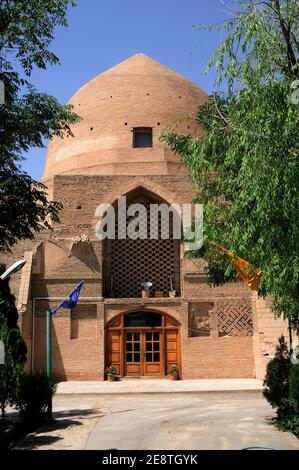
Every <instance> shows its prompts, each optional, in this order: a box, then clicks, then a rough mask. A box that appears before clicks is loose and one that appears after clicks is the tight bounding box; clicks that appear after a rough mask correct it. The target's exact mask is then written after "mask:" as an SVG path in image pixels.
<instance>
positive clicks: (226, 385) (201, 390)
mask: <svg viewBox="0 0 299 470" xmlns="http://www.w3.org/2000/svg"><path fill="white" fill-rule="evenodd" d="M261 391H262V381H261V380H257V379H214V380H210V379H198V380H197V379H194V380H178V381H170V380H165V379H161V380H157V379H150V380H146V379H142V380H139V379H131V380H123V381H119V382H112V383H111V382H106V381H105V382H100V381H99V382H97V381H88V382H87V381H69V382H60V383H59V384H58V389H57V392H56V395H57V396H63V395H64V396H66V395H68V396H70V395H87V396H88V395H91V396H97V395H98V396H104V395H108V396H109V395H160V394H162V395H163V394H170V395H172V394H186V395H189V394H206V393H217V394H218V393H239V392H246V393H248V392H253V393H256V392H258V393H261Z"/></svg>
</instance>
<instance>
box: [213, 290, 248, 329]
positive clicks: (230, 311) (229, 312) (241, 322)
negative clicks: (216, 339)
mask: <svg viewBox="0 0 299 470" xmlns="http://www.w3.org/2000/svg"><path fill="white" fill-rule="evenodd" d="M215 315H216V316H217V323H218V331H219V336H252V335H253V320H252V310H251V305H250V303H249V301H246V300H243V299H240V300H234V299H223V300H219V301H218V302H217V305H216V312H215Z"/></svg>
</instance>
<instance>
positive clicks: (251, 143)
mask: <svg viewBox="0 0 299 470" xmlns="http://www.w3.org/2000/svg"><path fill="white" fill-rule="evenodd" d="M239 9H240V13H236V14H235V16H234V17H233V18H232V19H231V20H229V21H228V22H227V24H226V25H225V30H226V34H227V37H226V40H225V41H224V43H223V44H222V45H221V46H220V48H219V49H218V50H217V51H216V53H215V55H214V56H213V58H212V59H211V61H210V64H209V67H212V66H213V65H214V66H215V67H216V70H217V71H218V80H217V82H216V86H220V84H222V85H223V87H224V88H223V91H222V92H220V90H218V91H217V92H216V91H215V93H214V95H213V96H211V97H210V99H209V102H208V103H206V104H205V105H203V106H201V108H200V110H199V112H198V116H197V119H198V122H199V123H200V124H201V126H202V127H203V128H204V130H205V134H204V136H203V137H202V138H192V137H191V136H182V135H177V134H176V133H175V130H173V131H170V132H168V133H167V134H166V135H164V136H162V139H163V140H164V141H165V142H166V143H167V144H168V145H169V146H170V147H171V148H172V150H173V151H174V152H176V153H177V154H179V155H180V156H181V159H182V160H183V161H184V162H185V163H187V165H188V166H189V169H190V172H191V175H192V177H193V179H194V181H195V183H196V186H197V188H198V195H197V197H196V199H195V202H199V203H202V204H204V240H205V249H204V256H205V258H206V259H207V260H208V261H209V269H208V272H209V275H210V280H211V282H212V283H214V284H219V283H222V282H226V281H228V280H230V279H231V278H232V277H234V276H235V273H234V270H233V262H229V261H228V260H227V258H226V256H225V254H223V253H221V252H220V253H219V249H218V248H216V247H214V246H213V245H212V244H211V243H210V242H213V241H214V242H218V243H220V244H222V245H224V246H225V247H226V248H227V249H229V250H230V251H232V252H234V253H235V254H236V255H238V256H240V257H242V258H244V259H246V260H247V261H249V262H251V263H252V264H253V265H255V266H257V267H258V268H260V269H262V271H263V276H262V284H261V290H262V292H263V293H264V294H271V295H272V297H273V301H274V307H275V310H276V313H277V314H278V315H279V314H283V315H286V316H288V317H289V319H290V320H291V321H293V323H294V324H295V323H296V321H297V317H298V311H299V258H298V253H299V211H298V207H299V158H298V157H299V133H298V129H299V105H297V104H295V103H293V102H292V100H291V99H290V98H291V95H292V84H293V82H294V80H295V79H297V78H298V76H299V75H298V73H299V40H298V31H299V3H298V2H297V0H296V1H295V0H288V1H281V0H277V1H276V0H273V1H271V2H270V1H264V2H260V1H257V0H256V1H253V2H252V1H249V0H246V1H245V0H244V1H240V8H239Z"/></svg>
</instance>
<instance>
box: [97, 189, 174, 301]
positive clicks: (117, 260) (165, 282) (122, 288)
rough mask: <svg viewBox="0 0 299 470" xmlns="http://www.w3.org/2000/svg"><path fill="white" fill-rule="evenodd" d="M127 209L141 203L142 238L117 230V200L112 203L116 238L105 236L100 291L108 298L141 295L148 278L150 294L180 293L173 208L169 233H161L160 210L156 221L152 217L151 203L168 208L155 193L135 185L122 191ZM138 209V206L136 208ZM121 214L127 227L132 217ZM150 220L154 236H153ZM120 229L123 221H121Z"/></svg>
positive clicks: (166, 295)
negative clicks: (150, 284)
mask: <svg viewBox="0 0 299 470" xmlns="http://www.w3.org/2000/svg"><path fill="white" fill-rule="evenodd" d="M124 196H125V197H126V211H127V210H128V208H129V207H130V206H131V207H132V205H133V204H140V205H141V206H142V207H144V208H145V209H146V220H143V221H142V223H141V225H140V226H139V225H138V228H139V229H141V228H142V229H144V230H145V232H144V234H143V235H145V238H139V237H137V238H136V239H132V238H130V237H129V235H128V232H127V231H126V238H125V239H122V237H121V236H120V233H119V228H120V227H119V220H118V218H119V212H118V210H119V208H118V201H115V202H114V207H115V239H111V240H110V239H106V240H105V243H104V260H103V272H104V276H103V295H104V297H110V298H136V297H141V290H142V285H143V283H144V282H146V281H150V282H151V283H152V284H153V286H152V289H151V296H157V297H168V292H169V291H170V290H173V289H174V290H175V291H176V295H177V296H179V295H180V287H181V286H180V283H181V281H180V240H178V239H176V238H174V235H173V218H174V215H173V212H172V210H170V211H169V233H168V235H165V233H164V234H163V230H162V220H161V213H159V214H158V219H157V220H156V221H154V222H153V221H151V215H150V207H151V205H155V206H159V207H162V206H163V205H164V206H165V207H167V208H169V204H168V203H167V202H166V201H165V200H164V199H162V198H160V197H159V196H158V195H156V194H153V193H151V192H150V191H148V190H147V189H145V188H142V187H138V188H135V190H132V191H130V192H129V193H127V194H125V195H124ZM136 211H137V212H138V210H136ZM135 215H136V214H134V215H133V216H132V215H131V216H129V215H127V213H126V215H125V216H124V223H125V224H126V230H127V229H128V225H129V224H130V222H132V220H133V219H134V218H135ZM151 224H152V225H153V230H154V232H155V235H156V238H152V235H151V230H150V227H151ZM120 225H121V227H122V229H124V227H123V225H122V224H120Z"/></svg>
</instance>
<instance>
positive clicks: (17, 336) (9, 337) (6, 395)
mask: <svg viewBox="0 0 299 470" xmlns="http://www.w3.org/2000/svg"><path fill="white" fill-rule="evenodd" d="M0 340H1V341H3V343H4V347H5V364H4V365H3V366H0V408H1V413H2V417H4V415H5V409H6V407H7V405H8V404H9V403H10V404H13V402H14V394H15V389H16V384H17V382H18V380H19V377H20V375H21V374H22V371H23V368H24V364H25V359H26V345H25V343H24V340H23V338H22V336H21V333H20V330H19V329H18V328H12V327H9V325H8V323H7V321H6V319H5V318H4V317H3V315H2V314H1V313H0Z"/></svg>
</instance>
